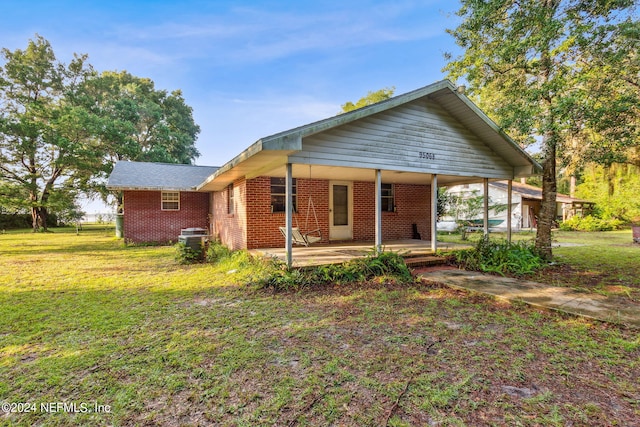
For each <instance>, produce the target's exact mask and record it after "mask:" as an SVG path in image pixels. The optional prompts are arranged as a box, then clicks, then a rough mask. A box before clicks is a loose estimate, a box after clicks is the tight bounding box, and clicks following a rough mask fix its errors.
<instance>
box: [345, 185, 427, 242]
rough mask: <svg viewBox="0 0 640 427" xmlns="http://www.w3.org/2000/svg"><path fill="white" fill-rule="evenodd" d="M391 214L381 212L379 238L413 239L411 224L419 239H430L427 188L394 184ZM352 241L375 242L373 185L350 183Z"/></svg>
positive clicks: (424, 186) (425, 186)
mask: <svg viewBox="0 0 640 427" xmlns="http://www.w3.org/2000/svg"><path fill="white" fill-rule="evenodd" d="M393 190H394V198H395V206H396V211H395V212H382V239H383V240H397V239H411V238H412V237H413V229H412V224H416V225H417V226H418V233H420V237H421V239H422V240H429V239H430V238H431V225H430V223H431V187H430V186H428V185H412V184H395V185H394V186H393ZM353 200H354V211H353V238H354V239H355V240H374V239H375V229H374V222H375V183H373V182H354V183H353Z"/></svg>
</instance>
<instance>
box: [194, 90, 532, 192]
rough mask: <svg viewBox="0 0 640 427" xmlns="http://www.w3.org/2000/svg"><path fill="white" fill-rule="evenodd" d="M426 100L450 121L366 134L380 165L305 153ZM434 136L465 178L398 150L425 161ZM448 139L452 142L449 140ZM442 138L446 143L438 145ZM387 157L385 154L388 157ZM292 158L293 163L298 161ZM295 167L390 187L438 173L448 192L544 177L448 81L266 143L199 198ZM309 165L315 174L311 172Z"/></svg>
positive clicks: (419, 121) (302, 173)
mask: <svg viewBox="0 0 640 427" xmlns="http://www.w3.org/2000/svg"><path fill="white" fill-rule="evenodd" d="M422 100H424V101H428V102H429V103H430V104H431V105H433V106H435V108H436V109H437V110H438V111H437V113H438V114H440V116H445V115H446V119H447V120H446V121H443V122H435V121H434V120H433V119H431V122H429V120H430V119H428V118H422V117H419V116H416V118H415V120H416V121H415V123H413V122H410V123H401V125H400V126H401V128H400V127H396V129H394V130H393V132H388V130H387V129H381V128H380V126H378V127H377V128H376V129H374V131H373V132H377V134H376V135H373V134H363V135H362V136H361V137H360V138H361V140H362V141H365V142H366V143H368V144H369V147H377V148H379V149H378V152H377V153H374V154H373V155H374V156H375V155H376V154H377V155H379V156H378V158H376V159H375V161H367V160H368V159H369V157H368V155H370V154H371V153H369V152H368V153H360V157H359V158H357V157H356V158H354V156H353V155H351V157H349V156H343V155H341V154H340V153H341V150H344V149H349V148H352V151H353V150H355V149H353V147H350V146H349V144H345V143H344V142H343V143H340V144H337V143H333V144H334V145H333V146H334V147H335V151H334V152H335V153H337V154H335V155H333V154H332V153H328V154H327V153H320V154H318V152H317V150H316V151H313V150H311V151H310V150H309V149H308V147H306V146H303V144H306V145H313V144H310V143H307V142H306V141H310V140H312V141H317V140H318V138H317V137H318V136H319V137H320V138H322V136H321V135H322V134H325V135H331V136H335V135H336V134H337V133H339V132H341V131H340V129H345V126H348V125H352V126H354V124H355V123H363V124H367V125H368V126H372V127H375V126H376V124H375V123H371V122H370V121H371V120H372V119H373V116H374V115H376V114H380V113H385V114H387V117H392V116H393V114H394V113H393V111H392V110H394V109H398V108H399V107H402V108H405V109H406V110H409V109H410V108H414V109H415V106H416V105H418V104H416V102H420V101H422ZM412 103H413V105H412ZM410 113H411V112H410ZM394 119H395V118H394ZM398 120H402V118H400V119H398ZM429 132H431V137H432V140H433V141H432V142H433V147H436V148H438V147H443V146H446V145H447V144H450V145H452V146H453V148H450V149H449V152H448V154H449V157H450V159H453V160H452V161H454V162H458V163H464V162H466V163H467V164H466V169H465V171H464V172H463V173H460V172H451V171H450V170H449V169H448V168H447V164H446V163H438V162H437V161H434V162H433V164H431V165H427V166H425V165H424V162H422V164H419V163H418V162H416V161H415V159H412V158H407V153H406V152H405V151H406V150H405V151H401V150H398V147H395V146H393V144H395V143H397V142H398V141H400V140H401V142H402V143H403V144H404V145H402V147H406V146H407V145H408V146H409V148H410V151H412V150H415V153H416V154H417V153H423V152H422V151H420V150H425V151H429V150H430V149H432V146H424V141H423V140H424V138H423V136H424V135H425V134H426V133H429ZM447 132H449V135H444V136H443V134H444V133H447ZM440 137H442V140H440V139H438V138H440ZM447 138H448V139H447ZM325 139H326V138H325ZM352 139H353V138H352ZM470 139H473V141H474V142H475V143H476V145H477V146H476V147H474V149H475V151H473V152H470V153H466V152H460V153H456V150H458V149H459V146H460V145H461V144H462V143H466V142H467V141H468V140H470ZM461 141H462V142H461ZM321 143H324V142H321ZM421 144H422V145H421ZM456 144H458V146H456ZM316 145H318V143H316ZM330 146H331V142H330V143H326V144H325V146H324V147H323V148H324V149H326V147H330ZM312 148H313V149H315V148H317V147H312ZM356 148H357V147H356ZM385 149H387V152H384V151H385ZM394 150H395V151H394ZM371 151H374V150H371ZM412 152H413V151H412ZM381 153H384V154H381ZM424 155H425V156H431V155H432V153H429V152H426V153H424ZM305 156H306V157H305ZM323 156H324V157H323ZM394 156H395V157H394ZM465 156H467V158H465ZM442 157H444V156H442ZM489 157H491V161H492V162H493V164H490V165H485V169H484V171H483V170H481V169H480V168H479V167H478V169H477V171H474V169H473V168H474V161H476V160H477V159H480V160H482V159H483V158H489ZM292 158H293V159H295V161H292V160H291V159H292ZM385 159H387V160H389V162H388V163H385ZM376 161H377V162H378V163H376ZM450 161H451V160H450ZM289 162H291V163H293V164H294V168H293V175H294V176H298V177H312V178H323V179H328V178H333V179H350V180H367V181H370V180H373V174H372V173H371V170H372V169H381V170H383V179H384V180H385V181H387V182H405V183H418V182H421V183H424V182H426V181H427V180H428V179H429V178H428V176H429V175H430V174H433V173H437V174H438V175H439V178H440V183H441V184H443V185H445V184H452V183H464V182H472V181H474V180H477V179H478V178H484V177H488V178H491V179H512V178H515V177H517V176H531V175H535V174H538V173H540V171H541V167H540V165H539V164H538V163H536V161H535V160H533V159H532V158H531V157H530V156H529V155H528V154H527V153H526V152H525V151H524V150H522V149H521V148H520V147H519V146H518V145H517V144H516V143H515V142H514V141H513V140H512V139H511V138H510V137H509V136H508V135H506V134H505V133H504V131H502V129H500V128H499V127H498V126H497V125H496V124H495V123H494V122H493V121H491V120H490V119H489V118H488V117H487V116H486V115H485V114H484V113H483V112H482V111H481V110H480V109H479V108H478V107H477V106H476V105H475V104H473V103H472V102H471V101H470V100H469V99H468V98H467V97H466V96H465V95H464V94H462V93H460V92H459V91H458V90H457V89H456V88H455V87H454V86H453V84H452V83H451V82H450V81H448V80H443V81H440V82H437V83H434V84H432V85H429V86H426V87H423V88H420V89H417V90H414V91H412V92H408V93H406V94H403V95H399V96H396V97H393V98H390V99H388V100H385V101H382V102H379V103H377V104H374V105H370V106H368V107H364V108H361V109H358V110H355V111H352V112H349V113H345V114H340V115H337V116H334V117H330V118H327V119H324V120H320V121H317V122H314V123H310V124H307V125H304V126H300V127H297V128H294V129H290V130H287V131H284V132H280V133H277V134H275V135H271V136H268V137H265V138H262V139H260V140H258V141H257V142H255V143H254V144H252V145H251V146H250V147H248V148H247V149H246V150H244V151H243V152H242V153H240V154H239V155H238V156H236V157H235V158H233V159H232V160H230V161H229V162H227V163H226V164H224V165H223V166H222V167H220V168H219V169H218V170H216V171H215V172H214V173H213V174H211V175H210V176H209V177H208V178H207V179H206V180H204V182H202V183H201V184H200V185H199V186H198V187H197V188H198V190H200V191H217V190H221V189H223V188H225V187H226V186H227V185H229V184H230V183H231V182H233V181H235V180H237V179H240V178H247V179H251V178H254V177H257V176H261V175H271V176H284V168H285V165H286V163H289ZM487 163H488V162H487ZM311 165H313V169H311V168H310V166H311ZM354 166H356V167H354ZM488 169H491V172H490V173H489V174H487V172H486V171H487V170H488ZM494 169H495V170H494ZM425 175H427V176H426V177H425Z"/></svg>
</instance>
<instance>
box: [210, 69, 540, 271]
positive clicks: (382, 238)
mask: <svg viewBox="0 0 640 427" xmlns="http://www.w3.org/2000/svg"><path fill="white" fill-rule="evenodd" d="M539 170H540V167H539V165H537V163H536V162H535V161H534V160H533V159H531V158H530V157H529V156H528V155H527V154H526V153H525V152H524V151H522V150H521V149H520V147H519V146H518V145H517V144H516V143H515V142H513V141H512V140H511V139H509V137H508V136H506V135H505V134H504V133H503V132H502V131H501V129H500V128H499V127H498V126H497V125H496V124H495V123H493V122H492V121H491V120H489V118H488V117H487V116H485V115H484V113H482V112H481V111H480V110H479V109H478V108H477V107H476V106H475V105H474V104H473V103H471V101H469V99H468V98H466V96H464V94H463V93H461V92H460V91H458V90H457V88H455V87H454V86H453V85H452V84H451V82H448V81H443V82H439V83H435V84H433V85H430V86H427V87H424V88H421V89H417V90H415V91H413V92H409V93H406V94H404V95H400V96H397V97H395V98H391V99H388V100H386V101H383V102H380V103H378V104H374V105H371V106H368V107H365V108H362V109H359V110H356V111H352V112H350V113H346V114H341V115H338V116H335V117H331V118H328V119H325V120H321V121H319V122H315V123H310V124H308V125H304V126H301V127H298V128H295V129H291V130H288V131H285V132H281V133H279V134H275V135H271V136H269V137H266V138H263V139H261V140H259V141H257V142H256V143H254V144H253V145H252V146H250V147H249V148H248V149H246V150H245V151H244V152H242V153H241V154H240V155H238V156H237V157H236V158H234V159H232V160H231V161H230V162H228V163H227V164H225V165H224V166H222V167H221V168H219V169H218V170H217V171H216V172H215V173H214V174H213V175H211V176H210V177H209V178H208V179H207V180H206V181H205V182H204V183H202V184H201V185H200V186H199V187H198V191H212V192H214V196H215V195H216V194H218V195H219V196H220V197H217V199H216V200H219V201H220V203H218V205H220V206H222V207H223V208H224V201H225V200H224V199H225V198H224V196H222V195H223V194H226V195H227V196H226V206H227V207H228V209H226V211H224V212H223V209H219V210H218V211H217V212H215V215H213V216H214V217H216V215H217V218H223V220H224V221H226V222H221V226H220V227H218V229H221V230H228V229H231V228H233V229H234V230H235V231H234V232H235V234H234V235H233V236H231V235H230V233H227V234H229V237H226V236H225V238H228V239H229V240H231V239H232V237H234V236H236V241H237V243H236V246H243V247H247V248H259V247H263V246H262V245H260V242H261V241H262V240H260V239H262V238H263V235H265V234H268V235H269V236H271V237H273V236H276V237H279V241H281V242H282V247H281V248H278V249H276V250H274V253H275V254H277V256H281V254H282V253H284V258H285V259H286V262H287V264H288V265H290V266H292V265H293V264H294V258H296V255H297V258H298V259H299V258H300V257H301V256H302V255H303V254H311V255H310V257H312V256H313V255H317V256H320V255H321V254H323V256H324V257H325V260H324V261H323V262H326V261H327V260H328V259H330V258H332V257H333V258H338V259H345V258H346V257H348V256H350V255H352V254H353V256H361V255H362V254H363V252H364V253H366V252H367V251H370V250H371V249H373V250H375V251H381V250H382V249H383V248H386V249H389V248H388V247H386V246H387V242H388V244H391V245H396V243H391V242H389V240H390V239H393V238H400V237H401V238H403V239H404V238H407V237H411V236H412V234H413V235H415V236H418V235H420V237H418V239H420V240H417V241H416V242H414V243H413V244H412V245H411V246H412V247H414V250H417V247H416V245H419V246H420V250H425V251H430V253H435V252H436V251H437V250H438V249H439V247H438V242H437V228H436V226H437V217H438V191H437V190H438V187H439V186H446V185H454V184H464V183H473V182H482V183H483V185H484V194H485V206H484V211H485V223H484V224H483V225H484V227H483V228H484V230H485V233H488V230H489V224H488V215H487V214H486V212H487V211H488V185H489V181H490V180H508V182H509V187H511V182H512V180H513V179H514V178H516V177H520V176H530V175H532V174H536V173H537V172H538V171H539ZM274 178H277V179H280V180H281V181H280V182H281V185H279V187H280V188H281V190H279V191H277V192H276V191H274V184H273V182H272V183H271V192H270V194H269V192H268V191H262V190H260V189H259V188H260V187H259V185H258V184H259V183H260V182H263V181H264V182H265V184H267V180H270V179H274ZM294 180H295V182H296V186H295V187H294ZM304 181H306V182H308V183H312V182H313V183H315V184H316V185H317V186H316V188H310V186H307V190H304V186H303V183H304ZM358 190H360V191H358ZM396 190H398V191H397V192H396ZM509 190H511V188H509ZM303 191H307V193H305V196H304V198H303V197H302V194H303ZM401 192H402V195H401ZM411 192H413V193H411ZM392 194H393V197H396V196H397V198H395V199H394V198H392V197H391V195H392ZM411 194H415V196H411ZM236 196H240V200H242V203H241V204H240V205H241V209H238V211H236V210H235V209H234V208H233V207H234V206H235V205H237V204H238V199H237V198H236ZM269 197H271V202H269ZM275 197H281V198H282V203H280V205H281V208H280V209H278V210H277V212H276V210H275V209H273V208H274V202H273V200H274V198H275ZM401 197H402V199H401ZM301 198H302V200H301ZM311 199H313V200H314V205H313V206H314V207H313V219H314V221H313V222H314V223H316V224H317V228H321V229H322V230H321V231H322V233H321V236H322V237H321V238H320V239H321V241H320V242H319V243H322V244H323V245H322V246H321V245H320V244H317V245H316V244H314V245H312V247H310V248H300V247H296V246H294V243H295V242H294V238H293V236H292V232H293V231H294V230H293V229H294V228H297V226H296V222H298V223H299V222H300V221H297V220H299V218H298V216H301V215H300V214H301V213H302V212H300V207H301V206H302V209H305V208H304V206H306V204H305V203H306V202H307V201H310V200H311ZM319 200H322V203H317V202H318V201H319ZM269 203H271V209H269ZM510 204H511V203H510V201H509V203H508V205H509V206H510ZM319 205H321V207H320V208H318V206H319ZM308 206H311V203H309V204H308ZM396 208H397V209H396ZM309 211H310V208H306V212H305V213H304V214H303V215H304V217H305V219H306V218H307V217H308V216H309ZM409 211H410V212H409ZM214 219H215V218H214ZM507 221H508V222H509V221H510V215H509V217H508V220H507ZM305 223H308V221H306V220H305ZM507 226H508V229H509V230H510V224H507ZM405 227H408V230H409V232H407V229H406V228H405ZM411 228H414V230H416V231H415V232H414V233H411V231H410V230H411ZM400 229H402V230H403V231H402V235H401V234H396V233H397V232H398V230H400ZM279 230H282V234H283V236H278V235H279V234H280V231H279ZM280 239H281V240H280ZM360 240H367V241H369V240H372V242H371V243H369V242H367V244H364V245H359V244H356V245H355V246H356V247H355V248H354V247H351V246H353V245H354V244H353V243H350V242H353V241H360ZM265 241H266V240H265ZM270 241H273V239H272V240H270ZM339 241H344V242H347V243H339V244H336V242H339ZM254 244H255V245H254ZM327 245H330V247H332V248H336V249H331V250H327V249H326V248H327V247H328V246H327ZM399 247H403V245H402V243H401V244H400V246H399ZM440 249H442V248H440Z"/></svg>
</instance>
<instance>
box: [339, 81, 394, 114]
mask: <svg viewBox="0 0 640 427" xmlns="http://www.w3.org/2000/svg"><path fill="white" fill-rule="evenodd" d="M395 90H396V88H395V87H394V86H391V87H385V88H382V89H380V90H377V91H375V92H371V91H369V92H367V95H366V96H363V97H362V98H360V99H359V100H358V101H357V102H356V103H355V104H354V103H353V102H351V101H349V102H347V103H345V104H343V105H341V107H342V111H340V113H339V114H343V113H348V112H349V111H353V110H357V109H358V108H362V107H366V106H367V105H372V104H376V103H378V102H381V101H384V100H385V99H389V98H391V97H392V96H393V93H394V92H395Z"/></svg>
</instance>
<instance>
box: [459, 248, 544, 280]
mask: <svg viewBox="0 0 640 427" xmlns="http://www.w3.org/2000/svg"><path fill="white" fill-rule="evenodd" d="M454 255H455V260H456V262H457V264H459V265H460V266H461V267H463V268H465V269H467V270H475V271H483V272H486V273H498V274H501V275H503V276H504V275H505V274H514V275H525V274H531V273H534V272H535V271H536V270H539V269H541V268H543V267H544V266H545V261H544V258H543V257H542V256H541V255H540V254H539V253H538V251H537V250H536V249H535V247H534V245H533V242H526V241H521V242H517V243H509V242H507V241H506V240H502V241H491V240H489V239H481V240H480V241H479V242H478V243H477V245H476V247H475V248H473V249H466V250H462V251H457V252H455V254H454Z"/></svg>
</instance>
